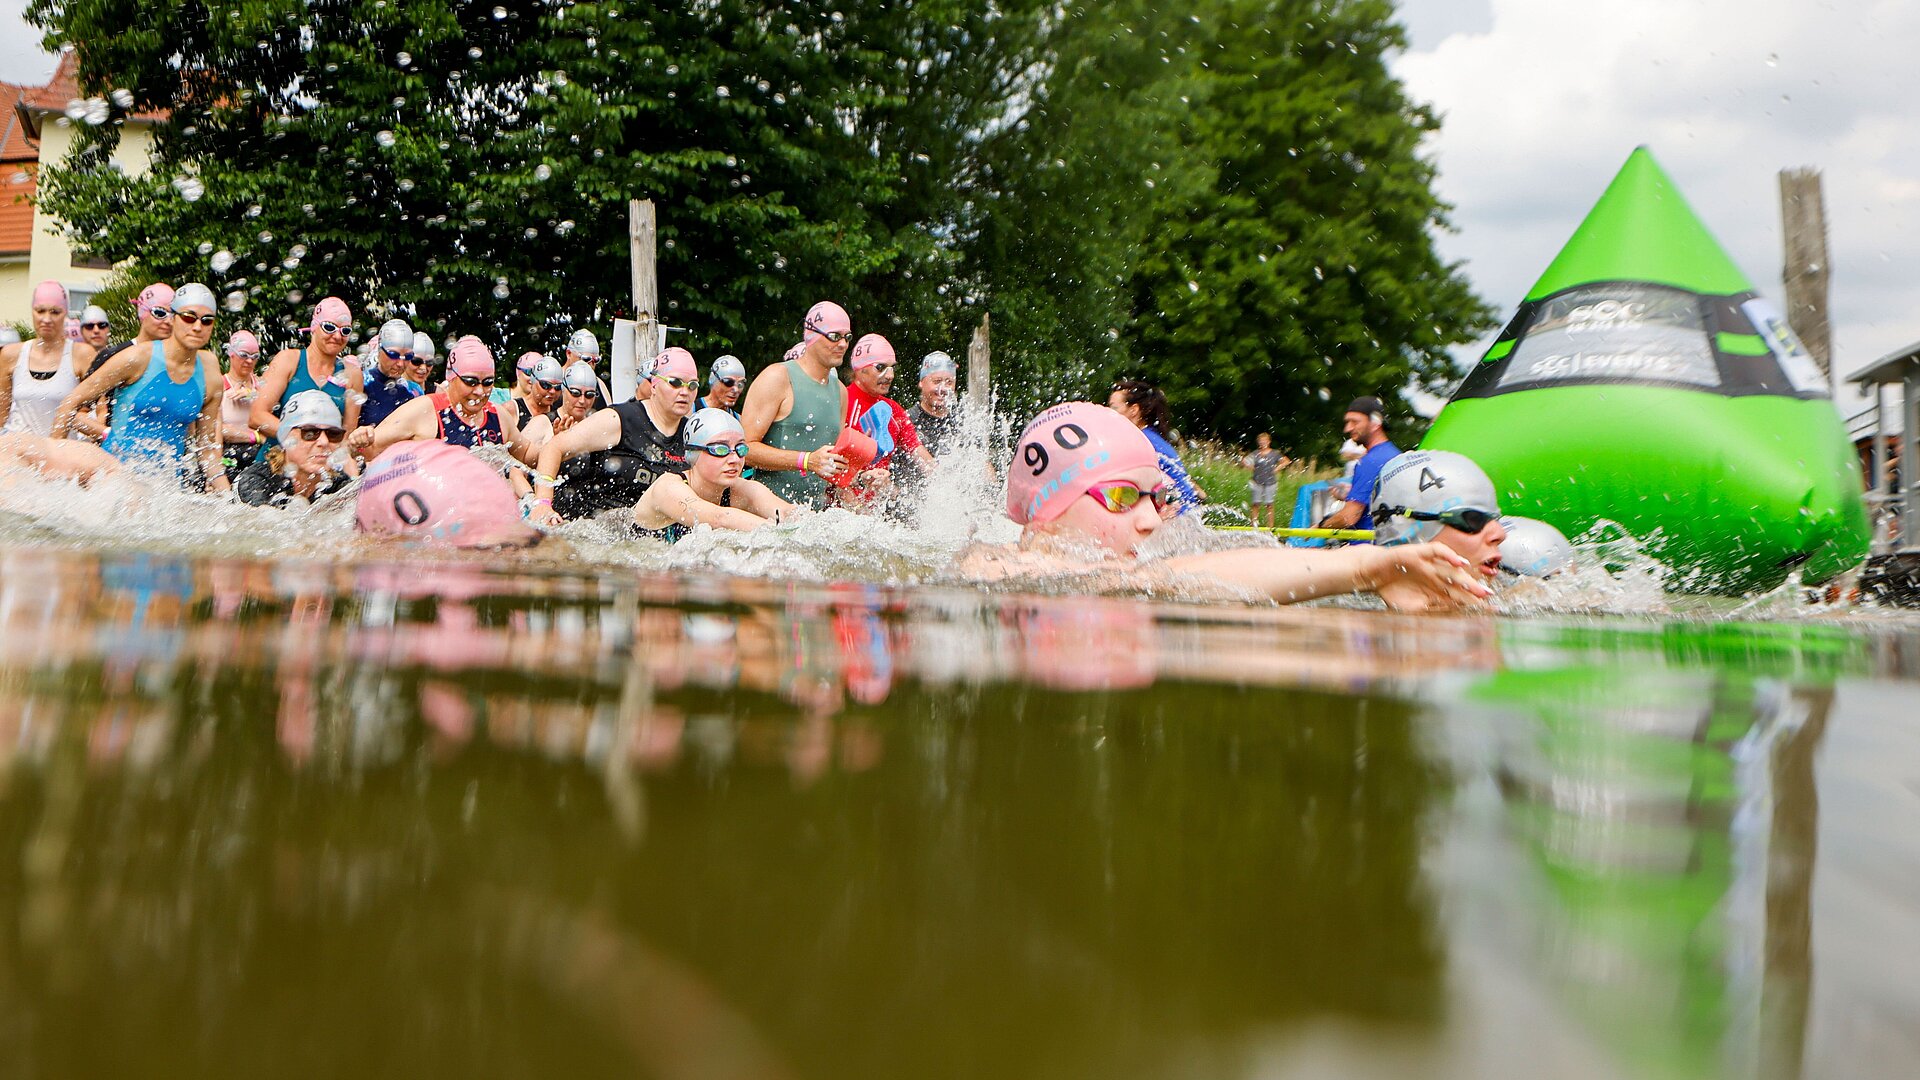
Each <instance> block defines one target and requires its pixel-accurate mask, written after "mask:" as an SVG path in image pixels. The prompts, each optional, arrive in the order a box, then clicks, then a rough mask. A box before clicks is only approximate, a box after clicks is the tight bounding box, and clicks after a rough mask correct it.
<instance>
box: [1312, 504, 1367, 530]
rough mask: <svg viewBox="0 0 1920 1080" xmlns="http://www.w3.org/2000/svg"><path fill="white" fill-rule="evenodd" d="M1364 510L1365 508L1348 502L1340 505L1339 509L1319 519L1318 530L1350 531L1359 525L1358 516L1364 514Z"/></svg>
mask: <svg viewBox="0 0 1920 1080" xmlns="http://www.w3.org/2000/svg"><path fill="white" fill-rule="evenodd" d="M1366 509H1367V508H1366V507H1364V506H1362V505H1360V504H1359V503H1357V502H1352V501H1348V502H1344V503H1341V504H1340V509H1338V510H1335V511H1334V512H1333V513H1331V514H1328V515H1327V516H1326V517H1324V518H1321V519H1320V528H1323V529H1351V528H1353V527H1354V526H1355V525H1356V524H1358V523H1359V521H1360V515H1361V514H1362V513H1364V512H1365V511H1366Z"/></svg>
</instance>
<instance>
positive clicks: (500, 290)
mask: <svg viewBox="0 0 1920 1080" xmlns="http://www.w3.org/2000/svg"><path fill="white" fill-rule="evenodd" d="M512 291H513V290H511V289H509V288H507V283H506V282H504V281H501V282H497V283H495V285H494V286H493V298H494V299H495V300H505V299H506V298H507V295H508V294H509V293H511V292H512Z"/></svg>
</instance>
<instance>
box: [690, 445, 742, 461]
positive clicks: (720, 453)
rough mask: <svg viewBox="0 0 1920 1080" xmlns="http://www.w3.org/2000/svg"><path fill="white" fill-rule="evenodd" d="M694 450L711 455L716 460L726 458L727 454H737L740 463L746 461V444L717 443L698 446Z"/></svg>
mask: <svg viewBox="0 0 1920 1080" xmlns="http://www.w3.org/2000/svg"><path fill="white" fill-rule="evenodd" d="M694 449H698V450H705V451H706V452H707V453H709V454H712V455H713V456H714V457H717V458H723V457H726V456H727V455H728V454H739V455H740V460H741V461H745V460H747V444H746V443H743V442H742V443H719V442H716V443H703V444H701V445H700V446H698V447H695V448H694Z"/></svg>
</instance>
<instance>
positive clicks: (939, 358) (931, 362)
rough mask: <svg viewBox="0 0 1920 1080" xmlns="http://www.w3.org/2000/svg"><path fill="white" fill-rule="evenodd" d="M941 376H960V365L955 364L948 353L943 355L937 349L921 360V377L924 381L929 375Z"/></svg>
mask: <svg viewBox="0 0 1920 1080" xmlns="http://www.w3.org/2000/svg"><path fill="white" fill-rule="evenodd" d="M940 374H947V375H958V374H960V367H959V365H957V364H955V363H954V362H953V357H951V356H948V355H947V354H946V353H943V352H941V351H939V350H938V349H936V350H934V351H933V352H930V353H928V354H927V355H925V356H923V357H921V358H920V377H921V378H923V379H924V378H926V377H927V376H929V375H940Z"/></svg>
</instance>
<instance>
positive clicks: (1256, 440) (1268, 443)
mask: <svg viewBox="0 0 1920 1080" xmlns="http://www.w3.org/2000/svg"><path fill="white" fill-rule="evenodd" d="M1253 445H1254V446H1256V447H1258V448H1260V449H1262V450H1271V449H1273V440H1272V439H1271V438H1269V437H1268V436H1267V433H1266V432H1264V431H1263V432H1261V433H1260V434H1258V435H1255V436H1254V437H1253Z"/></svg>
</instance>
